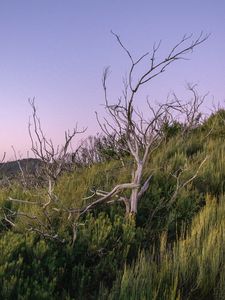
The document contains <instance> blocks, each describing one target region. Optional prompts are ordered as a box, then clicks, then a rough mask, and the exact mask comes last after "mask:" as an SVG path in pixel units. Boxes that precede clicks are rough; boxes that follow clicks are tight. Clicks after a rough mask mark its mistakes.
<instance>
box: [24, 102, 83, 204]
mask: <svg viewBox="0 0 225 300" xmlns="http://www.w3.org/2000/svg"><path fill="white" fill-rule="evenodd" d="M29 103H30V105H31V108H32V112H33V113H32V123H31V122H29V125H28V131H29V136H30V140H31V150H32V152H33V153H34V155H35V157H36V158H38V159H40V161H41V162H42V168H41V172H42V174H43V175H42V176H44V177H45V179H47V182H48V195H49V201H48V202H47V203H46V205H48V204H49V203H50V202H51V198H52V196H53V190H54V185H55V183H56V181H57V179H58V177H59V176H60V175H61V174H62V172H63V171H64V170H65V169H66V167H67V166H68V163H69V162H68V158H69V155H68V150H69V147H70V145H71V142H72V140H73V139H74V137H75V136H76V135H78V134H81V133H84V132H85V130H86V129H83V130H80V131H79V130H78V128H77V126H76V127H75V128H74V129H73V130H72V132H70V131H69V130H68V131H65V139H64V144H63V145H62V146H59V145H58V146H55V145H54V144H53V142H52V140H51V139H47V138H46V136H45V134H44V132H43V130H42V127H41V122H40V119H39V117H38V116H37V109H36V106H35V102H34V99H32V100H31V99H29Z"/></svg>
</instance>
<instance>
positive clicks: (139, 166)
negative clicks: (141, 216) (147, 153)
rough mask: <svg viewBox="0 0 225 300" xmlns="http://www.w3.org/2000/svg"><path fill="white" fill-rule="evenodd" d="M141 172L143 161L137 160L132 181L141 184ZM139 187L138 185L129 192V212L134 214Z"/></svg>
mask: <svg viewBox="0 0 225 300" xmlns="http://www.w3.org/2000/svg"><path fill="white" fill-rule="evenodd" d="M142 173H143V163H142V161H139V162H138V164H137V169H136V171H135V172H134V175H133V181H132V183H134V184H138V185H140V184H141V178H142ZM139 189H140V187H138V188H135V189H133V190H132V192H131V196H130V213H131V214H136V213H137V206H138V193H139Z"/></svg>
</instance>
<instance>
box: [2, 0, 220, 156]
mask: <svg viewBox="0 0 225 300" xmlns="http://www.w3.org/2000/svg"><path fill="white" fill-rule="evenodd" d="M111 29H112V30H113V31H115V32H116V33H118V34H119V35H120V37H121V39H122V40H123V42H124V43H125V44H126V45H127V47H128V48H129V49H130V50H131V52H132V53H133V54H134V55H137V56H138V55H141V54H143V53H145V52H146V51H148V50H151V48H152V45H153V43H154V42H158V41H159V40H162V46H161V50H160V51H161V52H159V54H158V55H159V56H160V53H161V54H162V55H163V53H167V52H166V51H167V50H169V49H170V47H172V46H173V45H174V44H175V43H176V42H177V41H179V39H180V38H181V37H182V36H183V34H185V33H194V34H196V35H198V34H199V33H200V32H201V30H203V31H204V32H205V33H211V37H210V39H209V40H207V41H206V42H205V43H204V44H202V45H201V46H199V47H198V48H196V50H195V51H194V53H193V54H191V55H190V56H189V57H190V60H189V61H179V62H177V63H176V64H174V65H173V66H171V67H170V68H168V70H167V72H165V73H164V74H163V75H162V76H160V78H159V77H158V78H156V80H154V81H152V82H151V83H150V84H149V86H148V90H146V94H148V95H150V97H151V98H152V99H154V100H158V101H163V99H165V98H166V96H167V94H168V92H170V91H171V90H174V91H175V92H177V94H178V95H179V96H182V97H184V98H185V99H186V98H187V97H188V94H187V93H186V91H185V83H186V82H191V83H197V84H198V86H199V91H200V93H202V94H204V93H206V92H209V96H208V98H207V101H206V103H205V107H206V108H209V107H210V106H211V103H212V101H214V103H217V102H220V103H221V105H223V103H224V99H225V91H224V88H225V84H224V83H225V1H224V0H214V1H212V0H211V1H209V0H198V1H196V0H195V1H194V0H189V1H183V0H170V1H166V0H164V1H162V0H161V1H160V0H158V1H150V0H149V1H147V0H145V1H142V0H135V1H134V0H120V1H119V0H111V1H109V0H95V1H93V0H77V1H76V0H74V1H71V0H64V1H62V0H61V1H59V0H36V1H34V0H0V104H1V106H0V107H1V109H0V141H1V143H0V154H1V153H3V151H7V158H8V159H12V158H13V151H12V149H11V145H13V146H14V147H15V149H16V151H17V152H18V153H21V154H22V155H24V156H26V153H27V151H29V149H30V142H29V137H28V130H27V124H28V119H29V116H30V114H31V109H30V106H29V104H28V98H33V97H35V98H36V104H37V107H38V111H39V115H40V117H41V120H42V124H43V128H44V131H45V132H46V133H47V135H48V136H50V137H52V139H53V141H55V143H61V142H62V141H63V139H62V137H63V133H64V130H65V129H67V128H73V127H74V125H75V124H76V123H77V122H78V124H79V126H80V128H82V127H85V126H88V131H87V133H86V135H88V134H93V133H95V132H97V131H100V130H99V128H98V125H97V122H96V120H95V114H94V111H96V110H97V111H99V112H100V113H101V112H102V109H103V108H102V106H101V104H102V103H103V102H104V99H103V91H102V85H101V76H102V71H103V68H104V67H105V66H108V65H110V66H111V71H112V73H111V77H110V81H109V86H110V88H109V90H110V93H111V98H112V101H113V99H116V98H117V97H118V96H119V95H120V93H121V89H122V85H121V78H122V76H123V75H124V74H125V72H126V70H127V69H128V66H129V60H128V59H127V57H126V55H125V54H124V53H123V51H122V50H121V48H120V47H119V45H118V44H117V43H116V41H115V38H114V37H113V36H112V35H111V34H110V30H111ZM213 99H214V100H213ZM81 138H82V137H81V136H79V137H78V140H79V139H81ZM30 155H31V153H30Z"/></svg>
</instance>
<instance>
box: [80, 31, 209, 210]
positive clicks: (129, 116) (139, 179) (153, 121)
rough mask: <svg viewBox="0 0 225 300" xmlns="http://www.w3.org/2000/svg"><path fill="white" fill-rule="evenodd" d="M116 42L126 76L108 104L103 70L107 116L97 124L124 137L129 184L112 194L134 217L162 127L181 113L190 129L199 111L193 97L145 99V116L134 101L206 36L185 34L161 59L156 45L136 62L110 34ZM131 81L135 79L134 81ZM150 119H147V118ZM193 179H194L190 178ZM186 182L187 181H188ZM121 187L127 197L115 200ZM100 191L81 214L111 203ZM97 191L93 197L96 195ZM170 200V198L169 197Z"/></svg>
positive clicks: (147, 185) (148, 180)
mask: <svg viewBox="0 0 225 300" xmlns="http://www.w3.org/2000/svg"><path fill="white" fill-rule="evenodd" d="M112 34H113V35H114V36H115V38H116V40H117V42H118V43H119V45H120V46H121V47H122V49H123V50H124V51H125V53H126V54H127V56H128V58H129V60H130V63H131V66H130V69H129V72H128V76H127V78H126V79H124V81H123V86H124V87H123V93H122V97H120V98H119V99H118V101H116V102H114V103H113V104H111V103H110V102H109V98H108V90H107V79H108V75H109V68H106V69H105V70H104V72H103V79H102V84H103V89H104V98H105V110H106V113H107V115H108V117H106V118H104V121H103V122H101V121H100V119H99V117H98V114H96V116H97V120H98V123H99V125H100V127H101V129H102V131H103V132H104V134H105V135H106V136H110V135H112V134H113V135H114V136H116V137H117V139H120V138H121V137H125V141H126V149H128V151H129V154H130V156H131V157H132V159H133V170H132V175H131V181H130V183H127V184H126V185H125V186H123V184H121V185H118V186H117V187H116V188H115V189H113V190H112V191H115V193H116V196H117V197H114V199H115V201H118V200H119V201H123V202H124V203H125V206H126V213H127V214H131V215H133V214H134V215H135V214H136V213H137V206H138V202H139V200H140V199H141V197H142V196H143V194H144V193H145V192H146V190H147V189H148V187H149V184H150V181H151V178H152V174H149V177H148V178H145V180H144V178H143V171H144V168H145V166H146V163H147V162H148V160H149V158H150V157H151V156H152V154H153V152H154V151H155V150H156V149H157V148H158V147H159V146H160V145H161V143H162V141H163V140H164V132H163V128H164V125H165V124H170V123H172V122H173V121H174V115H176V113H178V112H179V113H183V114H185V115H186V125H187V126H188V127H193V126H194V122H196V120H197V117H198V116H197V115H196V114H197V113H198V108H199V105H198V104H199V102H198V101H197V99H196V97H194V101H192V102H190V103H186V104H183V103H181V101H179V100H178V98H175V99H174V100H172V101H167V102H166V103H163V104H159V105H157V106H154V105H153V104H151V103H150V101H149V100H147V104H148V108H149V112H148V117H145V115H146V114H144V113H142V112H140V111H139V110H138V108H137V103H136V98H137V96H138V94H139V92H140V90H141V88H142V87H143V86H145V85H147V84H149V83H150V82H151V80H153V79H154V78H156V77H157V76H159V75H160V74H161V73H163V72H164V71H165V70H166V69H167V67H168V66H169V65H170V64H172V63H173V62H175V61H178V60H183V59H186V55H187V54H189V53H191V52H192V51H193V50H194V49H195V48H196V47H197V46H199V45H200V44H202V43H203V42H205V41H206V40H207V39H208V37H209V35H203V34H202V33H201V34H200V35H199V36H198V37H197V38H196V39H194V40H192V35H185V36H183V38H182V39H181V40H180V41H179V42H178V43H177V44H176V45H175V46H174V47H173V48H172V49H171V51H169V53H168V55H167V56H166V57H165V58H163V59H162V60H158V59H157V56H156V54H157V53H158V50H159V47H160V43H159V44H158V45H154V46H153V50H152V52H151V54H150V53H145V54H144V55H142V56H141V57H139V58H137V59H136V60H135V59H134V58H133V56H132V54H131V52H130V51H129V50H128V49H127V48H126V47H125V45H124V44H123V42H122V41H121V39H120V37H119V36H118V35H117V34H115V33H113V32H112ZM144 59H146V60H147V64H146V65H147V69H146V70H145V71H143V72H141V73H140V74H137V73H136V72H137V69H138V67H139V65H140V63H141V62H143V61H144ZM134 78H138V79H137V80H134ZM190 90H191V91H192V92H193V94H194V96H196V93H195V87H194V86H192V87H191V86H190ZM149 116H150V117H149ZM193 178H195V176H194V177H193ZM188 182H189V181H188ZM185 185H186V184H185V183H182V185H180V186H178V187H177V188H176V194H177V191H178V190H179V188H182V186H185ZM125 188H129V189H131V193H130V197H129V198H124V197H119V195H118V191H121V190H123V189H125ZM112 191H111V192H104V193H103V192H100V193H99V195H100V196H101V197H100V198H99V199H97V200H96V201H94V202H92V203H91V204H89V205H88V206H87V207H85V208H83V210H82V211H81V213H83V212H86V211H87V210H89V209H91V208H93V207H94V206H95V205H98V204H99V203H102V202H107V201H113V200H112V199H113V196H115V194H114V193H112ZM97 193H98V191H97V192H96V193H95V194H93V196H96V195H97ZM173 198H174V197H173Z"/></svg>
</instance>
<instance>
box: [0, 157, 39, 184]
mask: <svg viewBox="0 0 225 300" xmlns="http://www.w3.org/2000/svg"><path fill="white" fill-rule="evenodd" d="M40 165H41V161H40V160H39V159H37V158H25V159H21V160H18V161H9V162H5V163H0V179H2V178H4V177H8V178H10V179H11V178H14V177H16V176H17V175H18V173H19V172H20V167H21V168H22V169H23V170H24V171H26V172H27V173H29V174H35V172H36V170H37V168H38V167H39V166H40Z"/></svg>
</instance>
